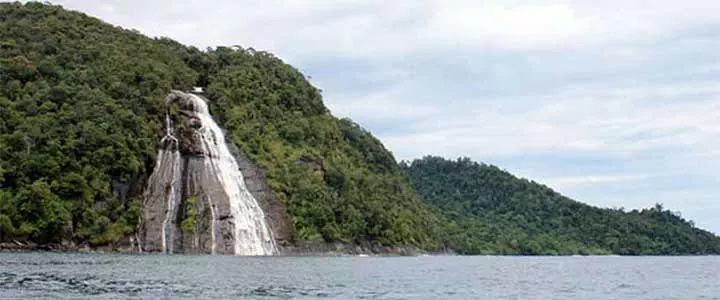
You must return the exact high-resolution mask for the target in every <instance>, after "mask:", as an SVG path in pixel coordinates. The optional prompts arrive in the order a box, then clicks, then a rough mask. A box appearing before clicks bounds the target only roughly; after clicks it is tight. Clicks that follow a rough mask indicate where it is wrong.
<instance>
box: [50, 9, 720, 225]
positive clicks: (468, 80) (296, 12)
mask: <svg viewBox="0 0 720 300" xmlns="http://www.w3.org/2000/svg"><path fill="white" fill-rule="evenodd" d="M53 3H55V4H61V5H63V6H64V7H66V8H70V9H74V10H79V11H82V12H85V13H88V14H90V15H93V16H96V17H99V18H101V19H103V20H105V21H107V22H109V23H112V24H115V25H120V26H122V27H125V28H133V29H137V30H139V31H141V32H142V33H144V34H147V35H150V36H165V37H170V38H172V39H175V40H178V41H180V42H182V43H184V44H187V45H194V46H197V47H200V48H206V47H209V46H217V45H241V46H243V47H252V48H254V49H256V50H266V51H270V52H272V53H274V54H275V55H277V56H278V57H280V58H282V59H283V60H285V61H286V62H288V63H290V64H292V65H294V66H295V67H296V68H298V69H299V70H301V71H302V72H303V73H305V74H306V75H309V76H311V78H312V79H311V80H312V82H313V84H314V85H316V86H317V87H319V88H321V89H322V90H323V95H324V101H325V103H326V105H327V106H328V107H329V108H330V110H331V111H332V113H333V114H334V115H336V116H340V117H350V118H352V119H354V120H355V121H357V122H358V123H360V124H362V126H363V127H365V128H366V129H368V130H370V131H371V132H372V133H373V134H374V135H376V136H378V137H379V138H380V139H381V140H382V141H383V142H384V143H385V145H386V146H387V147H388V148H389V149H390V150H391V151H392V152H393V153H394V154H395V156H396V158H398V160H408V159H413V158H420V157H422V156H424V155H428V154H430V155H439V156H444V157H447V158H456V157H458V156H467V157H470V158H472V159H474V160H477V161H482V162H486V163H490V164H494V165H498V166H499V167H501V168H503V169H506V170H508V171H510V172H512V173H514V174H516V175H518V176H521V177H526V178H529V179H532V180H535V181H538V182H542V183H544V184H546V185H548V186H550V187H552V188H554V189H556V190H557V191H559V192H561V193H563V194H565V195H567V196H569V197H572V198H574V199H577V200H579V201H582V202H586V203H589V204H593V205H597V206H602V207H616V208H619V207H624V208H626V209H634V208H644V207H649V206H652V205H654V204H655V203H662V204H663V205H664V206H665V207H666V208H668V209H670V210H672V211H678V212H680V213H681V214H682V216H683V217H686V218H688V219H691V220H693V221H694V222H695V223H696V224H697V225H698V226H700V227H703V228H705V229H708V230H710V231H713V232H715V233H720V217H718V215H720V176H718V175H719V174H720V172H719V170H720V80H719V79H720V51H718V49H720V1H715V0H703V1H700V0H684V1H675V0H673V1H670V0H653V1H640V0H635V1H632V0H630V1H628V0H624V1H620V0H604V1H596V0H565V1H561V0H558V1H541V0H540V1H513V0H507V1H493V0H485V1H476V0H393V1H387V0H383V1H378V0H358V1H355V0H294V1H289V0H287V1H280V0H220V1H188V0H173V1H170V0H154V1H144V0H143V1H139V0H109V1H95V0H63V1H53Z"/></svg>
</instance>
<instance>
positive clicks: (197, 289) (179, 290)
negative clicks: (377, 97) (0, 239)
mask: <svg viewBox="0 0 720 300" xmlns="http://www.w3.org/2000/svg"><path fill="white" fill-rule="evenodd" d="M0 299H35V300H37V299H433V300H440V299H720V257H492V256H489V257H488V256H473V257H462V256H424V257H232V256H180V255H171V256H164V255H121V254H52V253H0Z"/></svg>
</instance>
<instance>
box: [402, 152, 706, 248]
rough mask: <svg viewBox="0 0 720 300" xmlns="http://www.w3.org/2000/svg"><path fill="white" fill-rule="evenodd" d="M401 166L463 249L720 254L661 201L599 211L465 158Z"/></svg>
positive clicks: (451, 239)
mask: <svg viewBox="0 0 720 300" xmlns="http://www.w3.org/2000/svg"><path fill="white" fill-rule="evenodd" d="M401 165H402V166H403V168H404V169H405V170H406V171H407V172H408V173H409V175H410V179H411V181H412V183H413V185H414V186H415V188H416V189H417V190H418V192H419V193H420V194H421V195H422V196H423V197H424V198H425V201H426V202H427V203H428V204H430V205H432V206H435V207H437V208H438V209H440V210H441V211H442V212H443V214H444V215H445V216H446V217H447V218H448V219H450V220H452V224H451V225H450V228H449V236H448V245H450V246H452V247H453V248H455V249H456V250H457V251H460V252H462V253H499V254H608V253H615V254H626V255H637V254H718V253H720V238H718V237H717V236H715V235H713V234H712V233H710V232H707V231H704V230H701V229H698V228H695V227H694V225H693V224H692V222H689V221H686V220H685V219H683V218H682V217H680V216H678V215H676V214H674V213H672V212H670V211H668V210H665V209H663V207H662V206H661V205H659V204H658V205H656V206H655V207H652V208H648V209H644V210H632V211H629V212H625V211H623V210H618V209H603V208H597V207H593V206H590V205H586V204H583V203H580V202H577V201H574V200H572V199H569V198H567V197H564V196H562V195H560V194H558V193H557V192H555V191H553V190H552V189H550V188H548V187H546V186H544V185H540V184H537V183H535V182H532V181H528V180H525V179H519V178H517V177H515V176H513V175H512V174H510V173H508V172H505V171H503V170H501V169H499V168H497V167H495V166H491V165H486V164H479V163H477V162H473V161H471V160H470V159H468V158H461V159H457V160H454V161H452V160H446V159H443V158H440V157H431V156H428V157H425V158H423V159H419V160H414V161H412V162H402V163H401Z"/></svg>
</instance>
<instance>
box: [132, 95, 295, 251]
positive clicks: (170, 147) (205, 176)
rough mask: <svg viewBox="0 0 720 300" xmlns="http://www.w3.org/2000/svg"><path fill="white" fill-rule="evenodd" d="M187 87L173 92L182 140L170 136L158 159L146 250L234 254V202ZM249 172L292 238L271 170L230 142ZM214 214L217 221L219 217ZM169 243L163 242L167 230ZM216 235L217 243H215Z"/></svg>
mask: <svg viewBox="0 0 720 300" xmlns="http://www.w3.org/2000/svg"><path fill="white" fill-rule="evenodd" d="M186 97H187V96H186V95H184V93H182V92H176V91H173V92H172V93H170V94H169V95H168V96H167V99H166V102H167V104H168V105H169V106H173V105H175V106H177V107H178V108H179V109H180V114H177V116H175V117H174V118H173V120H172V122H170V123H172V124H180V126H178V125H173V126H172V127H173V128H171V130H170V132H172V136H173V137H175V138H176V139H177V142H173V141H171V139H165V141H164V143H163V145H161V150H162V151H161V154H160V155H159V157H158V162H156V164H158V165H157V166H156V168H155V170H154V172H153V174H152V175H151V177H150V178H149V179H148V184H147V189H146V190H145V193H144V214H143V218H142V222H141V227H140V229H139V239H140V241H141V242H140V246H141V247H142V250H143V251H147V252H160V251H163V249H166V250H167V251H168V252H172V253H217V254H233V252H234V248H233V244H234V239H233V226H234V224H233V219H232V214H231V211H230V204H229V203H230V202H229V199H228V196H227V194H226V193H225V191H224V189H223V187H222V186H221V184H220V183H219V182H218V181H217V180H216V177H215V176H216V174H215V171H214V170H208V169H207V167H206V166H207V164H205V163H204V160H205V159H207V157H206V154H205V153H204V152H203V150H202V145H200V139H198V134H197V132H196V129H197V128H199V127H200V126H201V124H199V119H197V118H195V117H194V113H193V109H194V108H193V107H192V102H191V101H189V100H188V99H186ZM228 146H229V148H230V149H231V151H232V153H233V155H234V156H235V158H236V161H237V164H238V167H239V169H240V171H241V173H242V174H243V177H244V180H245V184H246V186H247V189H248V191H249V192H250V194H252V195H253V197H254V198H255V199H256V200H257V201H258V204H259V205H260V207H261V208H262V210H263V212H264V214H265V219H266V222H267V224H268V225H269V227H270V230H271V231H272V233H273V236H274V238H275V239H276V242H277V244H278V245H282V244H287V243H288V242H291V239H292V223H291V221H290V217H289V216H288V214H287V212H286V209H285V206H284V205H283V204H282V203H281V202H280V201H279V200H278V199H277V196H276V195H275V193H274V192H273V191H272V190H270V188H269V187H268V185H267V182H266V177H265V172H264V170H262V169H261V168H259V167H258V166H257V165H256V164H254V163H253V162H252V161H250V160H249V159H248V158H247V156H246V155H244V154H243V153H242V152H241V151H240V150H239V149H238V148H237V147H235V145H232V144H230V145H228ZM213 216H214V220H215V222H213ZM164 231H167V236H168V239H167V244H166V245H164V246H163V232H164ZM213 240H214V243H213Z"/></svg>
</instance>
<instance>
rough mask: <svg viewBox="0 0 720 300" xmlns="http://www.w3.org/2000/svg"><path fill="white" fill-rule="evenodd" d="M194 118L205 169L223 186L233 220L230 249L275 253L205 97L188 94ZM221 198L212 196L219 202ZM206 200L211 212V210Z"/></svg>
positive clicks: (245, 252) (260, 212)
mask: <svg viewBox="0 0 720 300" xmlns="http://www.w3.org/2000/svg"><path fill="white" fill-rule="evenodd" d="M189 96H190V98H191V101H192V104H193V109H194V111H195V113H196V117H197V118H198V119H199V120H200V124H201V127H200V129H199V133H200V137H201V146H202V149H203V152H204V153H205V159H204V161H203V163H204V165H205V168H206V170H208V171H209V172H210V173H211V174H214V175H215V177H216V178H215V180H217V182H219V183H220V186H221V187H222V188H223V189H224V191H222V192H223V194H224V195H225V197H226V200H227V201H228V202H229V206H230V213H231V216H232V221H233V243H234V244H233V248H234V253H235V255H272V254H274V253H275V252H277V247H276V245H275V240H274V238H273V236H272V233H271V232H270V230H269V229H268V226H267V223H266V222H265V215H264V213H263V211H262V209H261V208H260V206H259V205H258V202H257V201H256V200H255V198H254V197H253V196H252V194H250V192H249V191H248V189H247V187H246V186H245V180H244V178H243V175H242V173H241V172H240V169H239V167H238V164H237V162H236V161H235V157H234V156H233V155H232V153H231V152H230V149H229V148H228V146H227V144H226V142H225V135H224V134H223V132H222V130H221V129H220V126H218V124H217V123H216V122H215V120H214V119H213V118H212V116H211V115H210V111H209V109H208V106H207V103H206V102H205V100H203V99H202V98H200V97H199V96H197V95H195V94H189ZM219 200H225V199H213V201H219ZM213 206H214V205H213V204H212V202H211V203H210V209H211V213H212V214H213V215H214V214H215V211H214V208H213ZM214 223H215V220H214V217H213V222H212V223H211V226H212V229H211V231H212V236H213V252H214V249H215V241H214V240H215V224H214Z"/></svg>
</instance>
